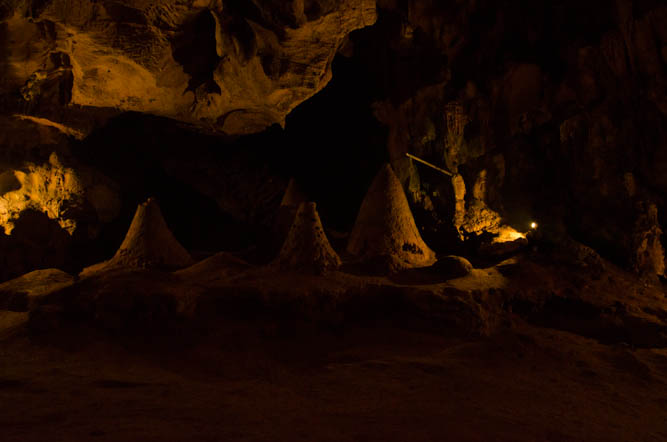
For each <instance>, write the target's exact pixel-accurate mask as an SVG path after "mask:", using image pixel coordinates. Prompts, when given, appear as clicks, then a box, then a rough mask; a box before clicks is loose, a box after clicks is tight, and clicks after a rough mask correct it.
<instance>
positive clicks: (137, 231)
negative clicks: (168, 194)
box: [109, 198, 193, 270]
mask: <svg viewBox="0 0 667 442" xmlns="http://www.w3.org/2000/svg"><path fill="white" fill-rule="evenodd" d="M192 263H193V261H192V257H190V254H189V253H188V252H187V251H186V250H185V249H184V248H183V246H182V245H181V244H180V243H179V242H178V241H177V240H176V238H174V235H173V234H172V233H171V231H170V230H169V227H167V223H166V222H165V221H164V218H163V217H162V211H161V210H160V206H158V204H157V202H155V200H154V199H153V198H149V199H148V201H146V202H145V203H142V204H139V207H137V212H136V213H135V214H134V219H133V220H132V224H131V225H130V229H129V230H128V231H127V235H125V240H124V241H123V244H121V246H120V248H119V249H118V251H117V252H116V254H115V255H114V257H113V258H111V260H110V261H109V264H111V265H118V266H126V267H136V268H158V269H165V270H174V269H179V268H183V267H187V266H189V265H191V264H192Z"/></svg>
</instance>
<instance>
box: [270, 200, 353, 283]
mask: <svg viewBox="0 0 667 442" xmlns="http://www.w3.org/2000/svg"><path fill="white" fill-rule="evenodd" d="M274 265H275V266H276V267H278V268H280V269H281V270H289V271H296V272H305V273H315V274H321V273H324V272H326V271H329V270H336V269H337V268H338V267H340V265H341V260H340V257H339V256H338V254H337V253H336V252H335V251H334V249H333V248H332V247H331V244H329V240H328V239H327V237H326V234H325V233H324V228H323V227H322V222H321V221H320V216H319V214H318V213H317V206H316V204H315V203H312V202H310V203H302V204H301V205H300V206H299V211H298V212H297V214H296V216H295V218H294V222H293V223H292V227H291V229H290V231H289V234H288V235H287V239H286V240H285V243H284V244H283V247H282V249H281V250H280V254H279V255H278V258H277V259H276V260H275V262H274Z"/></svg>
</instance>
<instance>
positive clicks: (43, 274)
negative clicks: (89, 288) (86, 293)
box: [0, 269, 75, 312]
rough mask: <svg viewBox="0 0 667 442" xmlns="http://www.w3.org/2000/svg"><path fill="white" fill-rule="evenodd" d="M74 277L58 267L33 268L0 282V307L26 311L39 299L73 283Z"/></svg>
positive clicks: (34, 305) (33, 306)
mask: <svg viewBox="0 0 667 442" xmlns="http://www.w3.org/2000/svg"><path fill="white" fill-rule="evenodd" d="M74 280H75V278H74V277H73V276H72V275H70V274H68V273H65V272H63V271H61V270H58V269H46V270H35V271H34V272H30V273H27V274H25V275H23V276H21V277H19V278H16V279H12V280H11V281H7V282H5V283H2V284H0V309H1V310H11V311H21V312H23V311H28V310H32V309H34V308H35V307H36V304H37V303H38V302H39V299H40V298H41V297H43V296H44V295H47V294H49V293H51V292H53V291H58V290H62V289H63V288H65V287H67V286H70V285H72V284H73V283H74Z"/></svg>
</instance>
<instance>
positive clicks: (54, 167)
mask: <svg viewBox="0 0 667 442" xmlns="http://www.w3.org/2000/svg"><path fill="white" fill-rule="evenodd" d="M77 137H78V135H77V134H72V133H70V132H68V130H67V129H66V128H64V127H62V126H60V125H57V124H53V123H52V122H50V121H48V120H44V119H40V118H33V117H27V116H20V115H17V116H12V117H3V116H0V145H1V146H2V148H3V150H2V155H1V156H0V226H1V227H2V228H3V229H4V231H5V233H6V234H10V233H11V232H12V230H13V228H14V222H15V221H16V220H17V219H18V218H19V216H20V214H21V212H23V211H25V210H35V211H38V212H43V213H44V214H46V215H47V216H48V217H49V218H50V219H52V220H54V221H56V222H57V223H58V224H59V225H60V226H61V227H62V228H63V229H64V230H66V231H67V232H68V233H69V234H70V235H73V234H74V233H75V231H76V230H77V228H78V226H79V224H81V223H82V222H83V224H84V228H87V229H88V231H87V232H85V233H84V236H92V237H94V236H95V232H96V229H97V228H98V227H99V224H100V223H105V222H109V221H110V220H112V219H114V218H115V217H116V216H117V215H118V211H119V210H120V200H119V196H118V191H117V189H116V188H115V187H116V186H115V183H114V182H113V181H112V180H110V179H108V178H107V177H105V176H104V175H103V174H101V173H100V172H99V171H97V170H95V169H93V168H90V167H87V166H85V165H84V164H82V163H81V162H80V161H77V160H76V158H74V156H73V154H72V152H71V143H72V141H73V140H76V139H77Z"/></svg>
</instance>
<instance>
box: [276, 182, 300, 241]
mask: <svg viewBox="0 0 667 442" xmlns="http://www.w3.org/2000/svg"><path fill="white" fill-rule="evenodd" d="M306 201H308V199H307V197H306V195H305V194H304V193H303V192H302V191H301V189H300V188H299V185H298V184H297V183H296V181H295V180H294V178H292V179H290V181H289V184H288V185H287V189H285V194H284V195H283V199H282V201H281V202H280V207H279V208H278V213H277V214H276V222H275V224H274V226H273V237H274V245H273V247H274V248H275V249H274V250H275V252H277V251H278V250H280V247H281V246H282V245H283V243H284V242H285V238H287V234H288V233H289V230H290V228H291V227H292V223H293V222H294V217H295V216H296V212H297V211H298V210H299V206H300V205H301V203H304V202H306Z"/></svg>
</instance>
